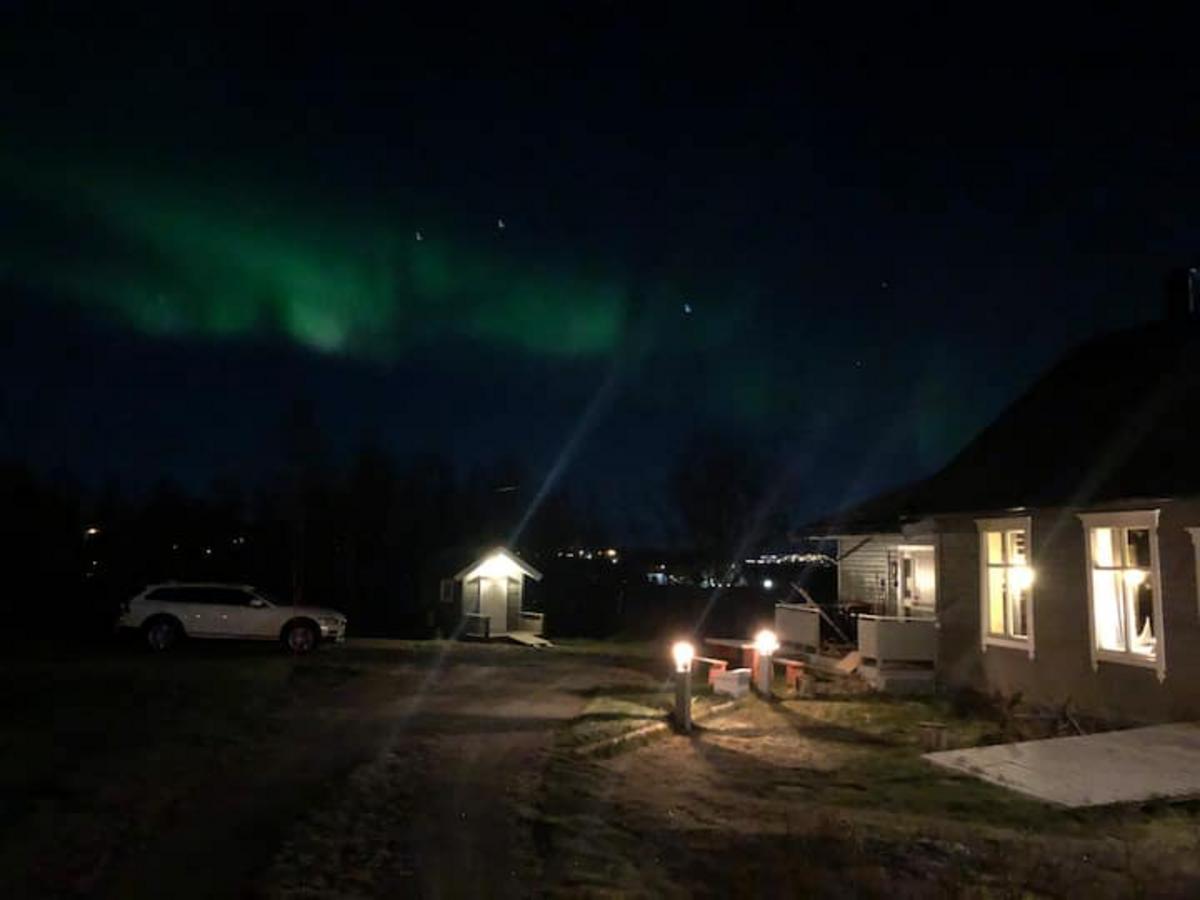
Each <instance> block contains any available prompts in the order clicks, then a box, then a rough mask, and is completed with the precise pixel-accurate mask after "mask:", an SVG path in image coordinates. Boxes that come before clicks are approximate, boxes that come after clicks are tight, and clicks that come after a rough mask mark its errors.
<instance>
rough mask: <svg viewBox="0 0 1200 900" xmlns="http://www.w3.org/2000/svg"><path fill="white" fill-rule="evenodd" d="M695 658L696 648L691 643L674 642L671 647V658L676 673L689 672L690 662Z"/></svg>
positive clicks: (690, 668)
mask: <svg viewBox="0 0 1200 900" xmlns="http://www.w3.org/2000/svg"><path fill="white" fill-rule="evenodd" d="M695 656H696V648H695V647H693V646H692V642H691V641H676V642H675V643H674V644H672V645H671V657H672V658H673V659H674V660H675V671H676V672H690V671H691V670H692V660H693V659H694V658H695Z"/></svg>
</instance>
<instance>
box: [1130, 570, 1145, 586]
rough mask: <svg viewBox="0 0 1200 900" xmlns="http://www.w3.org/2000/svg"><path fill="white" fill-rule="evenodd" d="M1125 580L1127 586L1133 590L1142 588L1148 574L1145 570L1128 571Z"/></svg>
mask: <svg viewBox="0 0 1200 900" xmlns="http://www.w3.org/2000/svg"><path fill="white" fill-rule="evenodd" d="M1124 578H1125V584H1127V585H1128V586H1129V587H1130V588H1132V589H1136V588H1139V587H1141V586H1142V584H1143V583H1144V582H1145V581H1146V578H1147V573H1146V570H1145V569H1126V570H1125V574H1124Z"/></svg>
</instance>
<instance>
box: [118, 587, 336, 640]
mask: <svg viewBox="0 0 1200 900" xmlns="http://www.w3.org/2000/svg"><path fill="white" fill-rule="evenodd" d="M117 624H118V626H119V627H122V628H137V629H140V630H141V632H142V634H143V635H145V638H146V643H147V644H149V645H150V648H151V649H152V650H167V649H169V648H170V647H171V646H173V645H174V644H175V643H176V642H177V641H178V640H179V639H180V638H182V637H195V638H233V639H238V640H252V641H282V642H283V644H284V646H285V647H287V648H288V649H289V650H291V651H293V652H294V653H307V652H308V651H309V650H312V649H313V648H314V647H316V646H317V644H318V643H319V642H320V641H341V640H343V639H344V638H345V636H346V617H345V616H344V615H342V614H341V613H340V612H336V611H334V610H332V609H318V608H315V607H311V606H286V605H282V604H280V605H276V604H275V603H272V602H271V601H270V600H268V599H267V598H266V596H264V595H263V593H262V592H261V591H258V590H256V589H255V588H252V587H250V586H249V585H245V584H208V583H202V582H188V583H183V582H177V581H171V582H166V583H164V584H152V585H150V586H149V587H148V588H146V589H145V590H144V591H142V592H141V593H140V594H138V595H137V596H136V597H134V598H133V599H132V600H130V601H129V602H127V603H126V604H125V608H124V610H123V611H122V615H121V618H120V619H119V620H118V622H117Z"/></svg>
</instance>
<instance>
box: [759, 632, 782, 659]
mask: <svg viewBox="0 0 1200 900" xmlns="http://www.w3.org/2000/svg"><path fill="white" fill-rule="evenodd" d="M754 649H755V650H756V651H757V652H758V655H759V656H770V655H771V654H772V653H774V652H775V651H776V650H778V649H779V638H777V637H775V632H773V631H771V629H769V628H764V629H763V630H762V631H760V632H759V633H758V634H756V635H755V636H754Z"/></svg>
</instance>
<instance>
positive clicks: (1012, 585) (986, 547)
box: [976, 517, 1034, 656]
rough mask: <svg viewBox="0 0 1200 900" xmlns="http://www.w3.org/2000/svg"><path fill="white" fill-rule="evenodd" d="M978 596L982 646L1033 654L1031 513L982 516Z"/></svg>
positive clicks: (979, 526)
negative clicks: (1018, 515)
mask: <svg viewBox="0 0 1200 900" xmlns="http://www.w3.org/2000/svg"><path fill="white" fill-rule="evenodd" d="M976 525H977V526H978V528H979V561H980V565H979V580H980V585H979V596H980V631H981V637H982V641H983V646H984V648H985V649H986V648H987V646H988V645H989V644H991V645H996V646H1001V647H1017V648H1020V649H1023V650H1028V651H1029V655H1030V656H1033V580H1034V578H1033V565H1032V561H1031V559H1030V549H1029V534H1030V523H1029V518H1028V517H1022V518H1013V519H980V520H979V521H978V522H977V523H976Z"/></svg>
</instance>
